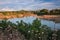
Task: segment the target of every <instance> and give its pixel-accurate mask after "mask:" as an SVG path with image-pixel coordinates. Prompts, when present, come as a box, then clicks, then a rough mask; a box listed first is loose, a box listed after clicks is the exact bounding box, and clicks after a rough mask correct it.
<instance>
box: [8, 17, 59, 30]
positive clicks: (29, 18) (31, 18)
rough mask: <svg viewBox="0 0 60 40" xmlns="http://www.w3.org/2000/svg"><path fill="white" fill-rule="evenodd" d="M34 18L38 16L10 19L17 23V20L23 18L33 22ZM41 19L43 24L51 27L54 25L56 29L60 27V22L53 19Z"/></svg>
mask: <svg viewBox="0 0 60 40" xmlns="http://www.w3.org/2000/svg"><path fill="white" fill-rule="evenodd" d="M34 19H36V17H33V16H30V17H23V18H13V19H8V21H11V22H13V23H16V21H21V20H23V21H24V22H26V23H32V22H33V20H34ZM40 21H41V24H42V25H47V26H48V27H51V29H54V27H55V28H56V29H60V23H55V22H53V21H49V20H44V19H40Z"/></svg>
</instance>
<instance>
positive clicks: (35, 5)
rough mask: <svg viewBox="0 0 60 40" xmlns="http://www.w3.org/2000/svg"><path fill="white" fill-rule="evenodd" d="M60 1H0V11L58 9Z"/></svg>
mask: <svg viewBox="0 0 60 40" xmlns="http://www.w3.org/2000/svg"><path fill="white" fill-rule="evenodd" d="M59 3H60V0H0V11H1V10H2V11H4V10H5V11H6V10H38V9H55V8H60V4H59Z"/></svg>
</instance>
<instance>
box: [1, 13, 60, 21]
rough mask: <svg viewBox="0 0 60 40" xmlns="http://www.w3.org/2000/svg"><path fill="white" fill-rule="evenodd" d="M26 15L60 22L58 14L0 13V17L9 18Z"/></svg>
mask: <svg viewBox="0 0 60 40" xmlns="http://www.w3.org/2000/svg"><path fill="white" fill-rule="evenodd" d="M28 16H33V17H37V18H40V19H46V20H51V21H55V20H56V21H58V22H60V15H41V16H37V15H36V14H31V13H30V14H28V13H27V14H18V15H0V19H11V18H23V17H28Z"/></svg>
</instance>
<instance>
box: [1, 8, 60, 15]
mask: <svg viewBox="0 0 60 40" xmlns="http://www.w3.org/2000/svg"><path fill="white" fill-rule="evenodd" d="M0 13H2V14H4V15H7V14H23V13H25V14H26V13H33V14H37V15H60V9H52V10H48V9H41V10H36V11H26V10H21V11H3V12H0Z"/></svg>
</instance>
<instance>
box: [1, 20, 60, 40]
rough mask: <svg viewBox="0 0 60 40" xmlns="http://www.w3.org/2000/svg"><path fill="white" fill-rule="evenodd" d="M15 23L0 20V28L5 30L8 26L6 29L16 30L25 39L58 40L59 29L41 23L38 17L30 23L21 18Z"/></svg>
mask: <svg viewBox="0 0 60 40" xmlns="http://www.w3.org/2000/svg"><path fill="white" fill-rule="evenodd" d="M16 23H17V24H15V23H12V22H10V21H7V20H0V29H2V30H3V32H5V29H7V28H8V29H7V30H8V31H9V33H11V34H12V31H13V30H18V31H19V32H20V33H21V35H24V36H25V38H26V39H27V40H60V36H59V35H60V30H58V31H56V30H54V31H53V30H51V28H50V27H48V26H47V25H42V24H41V22H40V20H39V19H35V20H34V21H33V22H32V24H30V23H25V22H23V21H22V20H21V21H20V22H19V21H17V22H16ZM5 33H6V32H5ZM56 35H57V36H56ZM22 38H23V37H22Z"/></svg>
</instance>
